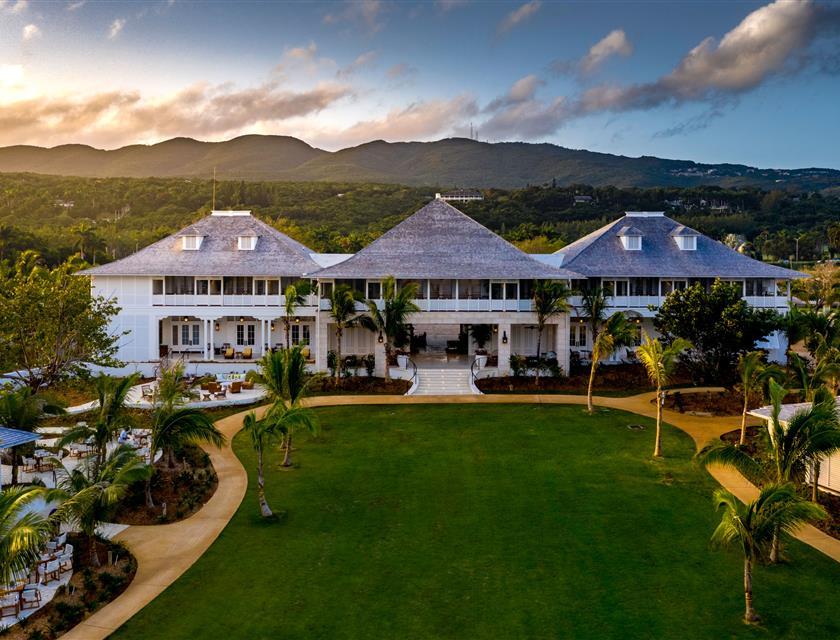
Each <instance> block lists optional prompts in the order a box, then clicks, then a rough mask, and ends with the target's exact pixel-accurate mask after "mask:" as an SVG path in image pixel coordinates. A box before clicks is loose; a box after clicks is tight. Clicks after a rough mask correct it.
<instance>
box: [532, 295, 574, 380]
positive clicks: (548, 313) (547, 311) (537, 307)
mask: <svg viewBox="0 0 840 640" xmlns="http://www.w3.org/2000/svg"><path fill="white" fill-rule="evenodd" d="M570 295H571V291H569V288H568V287H567V286H566V285H565V284H563V283H562V282H553V281H550V280H538V281H537V283H536V284H535V285H534V293H533V304H534V313H535V314H536V316H537V375H536V382H537V384H539V381H540V366H539V364H540V362H539V361H540V353H541V352H542V335H543V331H545V325H546V324H547V323H548V321H549V320H551V319H552V318H553V317H554V316H556V315H559V314H561V313H566V312H567V311H568V310H569V308H570V305H569V296H570ZM566 373H568V372H566Z"/></svg>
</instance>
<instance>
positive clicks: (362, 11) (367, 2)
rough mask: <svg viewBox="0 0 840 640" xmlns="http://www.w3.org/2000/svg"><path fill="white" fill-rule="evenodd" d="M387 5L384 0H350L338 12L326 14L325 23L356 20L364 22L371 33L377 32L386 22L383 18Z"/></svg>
mask: <svg viewBox="0 0 840 640" xmlns="http://www.w3.org/2000/svg"><path fill="white" fill-rule="evenodd" d="M384 9H385V5H384V3H383V2H382V0H349V1H348V2H346V3H345V7H344V9H343V10H342V11H339V12H338V13H327V14H325V15H324V24H340V23H342V22H356V23H361V24H363V25H364V26H365V27H366V28H367V29H368V31H369V32H370V33H376V32H377V31H379V30H380V29H382V27H384V26H385V25H384V23H383V22H382V20H381V17H382V13H383V10H384Z"/></svg>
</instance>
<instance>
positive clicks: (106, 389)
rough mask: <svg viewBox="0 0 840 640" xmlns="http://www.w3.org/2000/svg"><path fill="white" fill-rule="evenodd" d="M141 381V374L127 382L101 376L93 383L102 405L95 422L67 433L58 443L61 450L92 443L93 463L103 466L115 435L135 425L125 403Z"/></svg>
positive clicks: (78, 425)
mask: <svg viewBox="0 0 840 640" xmlns="http://www.w3.org/2000/svg"><path fill="white" fill-rule="evenodd" d="M139 379H140V376H139V374H133V375H130V376H127V377H125V378H114V377H113V376H109V375H106V374H104V373H103V374H100V375H98V376H97V377H96V379H95V380H94V384H95V386H96V395H97V399H98V401H99V406H98V408H97V409H96V411H97V413H96V419H95V420H91V421H87V422H80V423H77V424H76V426H74V427H71V428H70V429H69V430H67V431H65V432H64V435H63V436H62V437H61V439H59V441H58V446H59V447H65V446H67V445H68V444H70V443H71V442H88V441H91V442H92V443H93V448H94V463H95V464H96V465H97V466H100V465H102V464H103V463H104V462H105V456H106V453H107V449H108V443H109V442H111V441H112V440H113V439H114V435H115V434H116V433H117V432H118V431H119V430H120V429H123V428H126V427H130V426H131V425H132V423H133V421H132V419H131V416H130V415H129V413H128V412H127V411H126V407H125V403H126V400H127V399H128V392H129V391H130V390H131V387H133V386H134V385H135V384H137V381H138V380H139Z"/></svg>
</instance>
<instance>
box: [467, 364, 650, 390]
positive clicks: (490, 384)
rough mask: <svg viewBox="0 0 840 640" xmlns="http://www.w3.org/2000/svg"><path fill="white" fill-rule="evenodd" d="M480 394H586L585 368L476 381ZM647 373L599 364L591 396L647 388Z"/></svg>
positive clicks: (625, 366)
mask: <svg viewBox="0 0 840 640" xmlns="http://www.w3.org/2000/svg"><path fill="white" fill-rule="evenodd" d="M475 385H476V387H478V388H479V389H480V390H481V391H482V392H483V393H568V394H573V395H578V394H583V393H586V388H587V386H588V385H589V370H588V369H587V370H583V369H580V368H577V369H573V373H572V375H570V376H557V377H552V376H540V380H539V384H537V382H536V378H534V377H532V376H501V377H495V378H481V379H479V380H476V382H475ZM650 390H651V386H650V383H649V382H648V378H647V374H646V373H645V370H644V369H643V368H642V367H641V365H634V364H619V365H610V366H600V367H598V370H597V371H596V373H595V387H594V393H595V395H599V394H600V395H633V394H636V393H644V392H645V391H650Z"/></svg>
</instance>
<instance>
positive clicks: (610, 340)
mask: <svg viewBox="0 0 840 640" xmlns="http://www.w3.org/2000/svg"><path fill="white" fill-rule="evenodd" d="M638 336H639V327H638V326H636V324H635V323H634V322H631V321H630V319H629V318H627V316H625V315H624V314H623V313H622V312H621V311H616V312H615V313H614V314H612V315H611V316H610V317H609V318H607V320H606V322H604V325H603V327H602V328H601V329H600V331H598V333H597V334H596V335H595V338H594V339H593V341H592V366H591V368H590V370H589V385H588V387H587V389H586V408H587V409H588V411H589V413H592V412H593V411H594V410H595V408H594V407H593V406H592V387H593V386H594V384H595V372H596V371H597V370H598V363H599V362H600V361H601V360H603V359H604V358H606V357H608V356H609V355H610V354H612V353H614V352H615V351H616V349H620V348H621V347H627V346H630V345H631V344H633V343H634V342H635V340H636V338H637V337H638Z"/></svg>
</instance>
